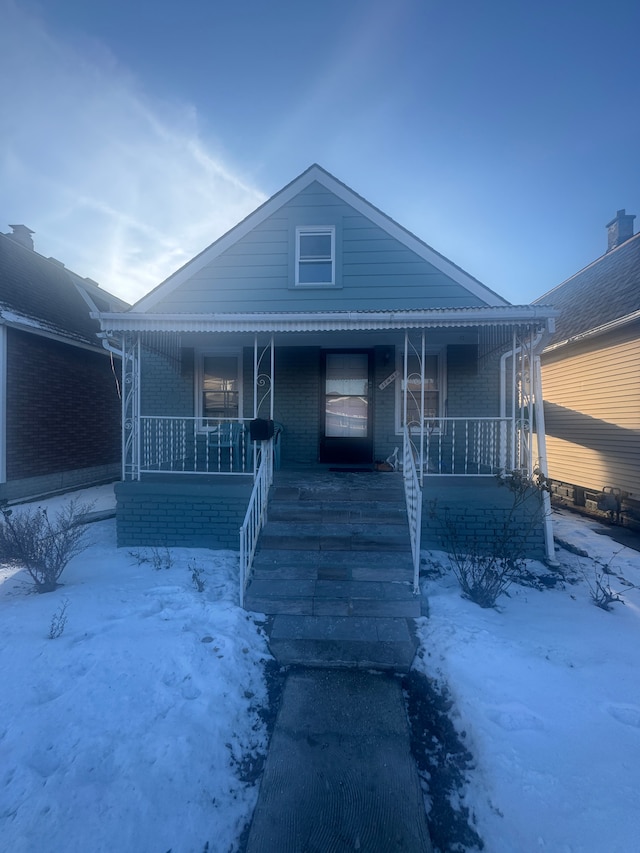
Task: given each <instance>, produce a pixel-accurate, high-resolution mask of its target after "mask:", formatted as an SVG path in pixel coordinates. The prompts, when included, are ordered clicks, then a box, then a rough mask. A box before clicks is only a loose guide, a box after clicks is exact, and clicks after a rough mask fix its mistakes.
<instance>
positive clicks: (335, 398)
mask: <svg viewBox="0 0 640 853" xmlns="http://www.w3.org/2000/svg"><path fill="white" fill-rule="evenodd" d="M368 382H369V360H368V356H367V354H366V353H327V361H326V386H325V435H326V436H328V437H342V438H366V437H367V432H368V419H369V418H368V415H369V400H368Z"/></svg>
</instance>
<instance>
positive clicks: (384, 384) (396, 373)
mask: <svg viewBox="0 0 640 853" xmlns="http://www.w3.org/2000/svg"><path fill="white" fill-rule="evenodd" d="M398 376H400V371H399V370H394V371H393V373H391V374H390V375H389V376H387V378H386V379H383V380H382V382H381V383H380V384H379V385H378V388H379V389H380V390H381V391H384V389H385V388H386V387H387V385H391V383H392V382H394V381H395V380H396V379H397V378H398Z"/></svg>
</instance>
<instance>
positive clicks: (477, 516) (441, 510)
mask: <svg viewBox="0 0 640 853" xmlns="http://www.w3.org/2000/svg"><path fill="white" fill-rule="evenodd" d="M434 503H435V506H433V504H434ZM512 506H513V494H512V492H511V491H510V490H509V489H508V488H507V487H506V486H499V485H498V484H497V482H496V480H495V478H493V477H486V478H485V477H483V478H471V477H459V478H458V477H457V478H456V479H455V481H453V480H449V479H446V480H445V481H439V480H438V478H437V477H431V478H429V477H427V478H426V479H425V484H424V490H423V509H422V548H423V549H424V550H430V549H433V550H447V548H446V547H445V545H446V542H445V538H446V533H445V531H444V530H443V520H444V519H445V518H448V520H449V523H450V524H451V525H453V527H454V528H455V531H456V532H455V537H456V541H457V542H458V543H460V545H461V546H463V547H464V545H465V543H466V544H467V545H470V546H472V545H475V546H477V547H478V549H479V550H480V551H484V550H485V549H486V550H489V549H490V547H491V545H492V544H493V543H494V542H495V541H496V532H497V531H502V530H503V529H504V524H505V521H506V519H507V516H508V514H509V512H510V508H511V507H512ZM432 508H433V509H434V512H435V516H436V517H435V518H434V517H432V512H431V511H430V510H432ZM509 529H510V530H512V531H513V535H514V537H522V538H524V539H525V541H526V545H527V554H528V556H530V557H532V558H536V559H544V556H545V547H544V528H543V515H542V497H541V495H540V493H539V492H538V491H536V490H533V491H532V492H531V494H530V496H529V498H528V500H527V502H526V503H525V504H524V505H522V506H521V507H520V508H519V511H518V512H517V513H515V514H514V516H513V520H512V521H511V522H509Z"/></svg>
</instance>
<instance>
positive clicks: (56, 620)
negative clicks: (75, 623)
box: [48, 598, 69, 640]
mask: <svg viewBox="0 0 640 853" xmlns="http://www.w3.org/2000/svg"><path fill="white" fill-rule="evenodd" d="M68 607H69V599H68V598H65V600H64V601H63V602H62V604H61V605H60V607H58V609H57V610H56V612H55V613H54V614H53V616H52V617H51V624H50V625H49V634H48V636H49V639H50V640H57V639H58V637H61V636H62V634H63V632H64V629H65V625H66V624H67V608H68Z"/></svg>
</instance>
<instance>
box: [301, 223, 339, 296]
mask: <svg viewBox="0 0 640 853" xmlns="http://www.w3.org/2000/svg"><path fill="white" fill-rule="evenodd" d="M335 283H336V235H335V228H313V227H309V228H297V229H296V286H298V287H331V286H333V285H334V284H335Z"/></svg>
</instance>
